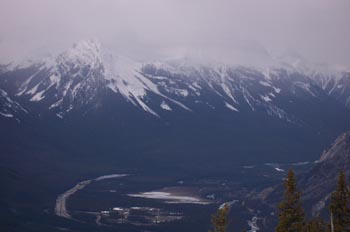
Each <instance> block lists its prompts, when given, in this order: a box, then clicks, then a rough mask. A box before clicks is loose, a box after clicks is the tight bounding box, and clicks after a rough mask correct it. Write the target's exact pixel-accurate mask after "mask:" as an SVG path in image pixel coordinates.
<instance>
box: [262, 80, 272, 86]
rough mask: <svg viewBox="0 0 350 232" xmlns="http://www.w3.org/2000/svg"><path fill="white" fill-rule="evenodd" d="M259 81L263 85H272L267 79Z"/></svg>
mask: <svg viewBox="0 0 350 232" xmlns="http://www.w3.org/2000/svg"><path fill="white" fill-rule="evenodd" d="M259 83H260V84H261V85H263V86H266V87H271V84H270V83H268V82H266V81H259Z"/></svg>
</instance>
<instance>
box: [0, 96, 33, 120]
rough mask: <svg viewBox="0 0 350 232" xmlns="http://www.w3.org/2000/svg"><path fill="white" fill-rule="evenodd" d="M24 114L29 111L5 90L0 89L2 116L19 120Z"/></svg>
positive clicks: (0, 113) (0, 114)
mask: <svg viewBox="0 0 350 232" xmlns="http://www.w3.org/2000/svg"><path fill="white" fill-rule="evenodd" d="M23 114H28V111H27V110H26V109H25V108H23V107H22V106H21V105H20V104H19V103H18V102H16V101H15V100H12V99H11V98H10V97H9V96H8V94H7V92H6V91H5V90H3V89H0V117H3V118H9V119H11V118H14V119H16V120H17V121H19V117H20V116H21V115H23Z"/></svg>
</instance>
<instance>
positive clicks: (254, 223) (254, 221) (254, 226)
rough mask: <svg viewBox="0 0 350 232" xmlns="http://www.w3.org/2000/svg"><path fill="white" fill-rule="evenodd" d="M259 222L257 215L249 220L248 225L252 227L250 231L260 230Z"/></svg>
mask: <svg viewBox="0 0 350 232" xmlns="http://www.w3.org/2000/svg"><path fill="white" fill-rule="evenodd" d="M257 223H258V218H257V217H253V218H252V219H251V220H248V226H249V227H250V230H248V232H257V231H258V230H260V228H259V227H258V225H257Z"/></svg>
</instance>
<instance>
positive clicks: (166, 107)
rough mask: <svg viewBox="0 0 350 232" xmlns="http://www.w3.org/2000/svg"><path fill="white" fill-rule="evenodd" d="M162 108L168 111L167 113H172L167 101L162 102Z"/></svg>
mask: <svg viewBox="0 0 350 232" xmlns="http://www.w3.org/2000/svg"><path fill="white" fill-rule="evenodd" d="M160 107H161V108H162V109H164V110H167V111H172V109H171V108H170V106H169V105H168V104H167V103H166V102H165V101H162V103H161V104H160Z"/></svg>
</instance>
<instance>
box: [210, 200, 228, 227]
mask: <svg viewBox="0 0 350 232" xmlns="http://www.w3.org/2000/svg"><path fill="white" fill-rule="evenodd" d="M229 212H230V207H229V205H227V204H225V205H224V206H223V207H221V208H220V209H218V211H217V213H216V214H214V215H212V217H211V223H212V225H213V227H214V232H226V230H227V226H228V214H229Z"/></svg>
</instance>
